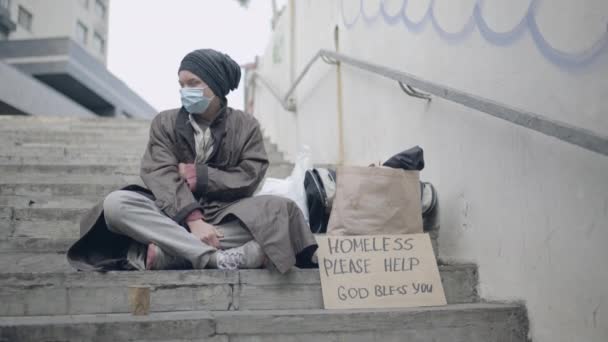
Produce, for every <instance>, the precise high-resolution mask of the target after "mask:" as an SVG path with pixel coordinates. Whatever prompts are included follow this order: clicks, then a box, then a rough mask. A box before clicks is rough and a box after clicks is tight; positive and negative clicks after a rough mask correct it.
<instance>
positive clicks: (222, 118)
mask: <svg viewBox="0 0 608 342" xmlns="http://www.w3.org/2000/svg"><path fill="white" fill-rule="evenodd" d="M210 130H211V134H212V136H213V141H214V147H213V152H212V154H211V156H210V157H209V158H208V160H207V161H206V162H205V163H199V164H196V173H197V185H196V189H195V190H194V191H191V190H190V189H189V187H188V185H187V183H186V182H185V180H184V179H183V178H182V177H181V176H180V175H179V171H178V164H179V163H194V160H195V157H196V150H195V142H194V131H193V128H192V126H191V125H190V123H189V122H188V113H187V112H186V111H185V110H184V109H183V108H182V109H174V110H169V111H165V112H162V113H160V114H158V115H157V116H156V117H155V118H154V119H153V121H152V123H151V127H150V140H149V142H148V146H147V148H146V152H145V154H144V156H143V158H142V162H141V178H142V180H143V182H144V184H145V186H146V187H145V188H144V187H141V186H138V185H129V186H127V187H124V188H123V190H131V191H137V192H139V193H142V194H144V195H146V196H148V197H149V198H151V199H153V200H154V201H155V203H156V205H157V206H158V207H159V208H160V209H161V210H162V211H163V212H164V213H165V214H166V215H167V216H168V217H170V218H172V219H173V220H174V221H175V222H177V223H179V224H180V225H181V226H182V228H179V229H186V225H185V222H184V221H185V219H186V217H187V216H188V215H189V214H190V213H191V212H192V211H193V210H195V209H200V210H202V212H203V215H204V217H205V220H206V221H207V222H209V223H211V224H219V223H221V222H222V221H226V220H233V219H237V220H240V221H241V222H242V224H243V225H244V226H246V227H247V228H248V229H249V230H250V231H251V233H252V235H253V237H254V238H255V240H256V241H258V242H259V243H260V245H261V246H262V248H263V250H264V252H265V253H266V255H267V256H268V257H269V259H270V260H271V261H272V263H273V264H274V266H275V267H276V268H277V270H278V271H280V272H282V273H284V272H286V271H287V270H289V269H290V268H291V267H292V266H293V265H294V264H296V262H299V263H301V264H306V263H307V261H308V260H309V259H310V255H311V254H312V252H314V249H315V246H316V244H315V240H314V237H313V235H312V234H311V232H310V229H309V227H308V225H307V223H306V221H305V219H304V217H303V214H302V212H301V211H300V209H299V208H298V207H297V205H296V204H295V203H294V202H292V201H290V200H287V199H284V198H280V197H275V196H256V197H251V196H252V195H253V193H254V192H255V190H256V189H257V187H258V185H259V184H260V182H261V181H262V180H263V178H264V175H265V173H266V170H267V168H268V157H267V154H266V150H265V148H264V140H263V136H262V133H261V130H260V127H259V124H258V122H257V120H256V119H255V118H254V117H253V116H251V115H249V114H246V113H243V112H242V111H239V110H235V109H232V108H230V107H226V108H225V109H223V110H221V112H220V114H219V115H218V116H217V118H216V119H215V120H214V121H213V122H212V124H211V126H210ZM150 229H154V227H150ZM80 233H81V238H80V239H79V240H78V241H77V242H76V243H75V244H74V245H73V246H72V247H71V248H70V249H69V251H68V260H69V262H70V264H71V265H72V266H74V267H75V268H77V269H80V270H98V271H104V270H112V269H117V268H119V263H120V262H124V255H125V251H126V249H127V247H128V245H129V244H130V243H131V240H130V239H129V238H127V237H124V236H121V235H117V234H114V233H112V232H110V231H109V230H108V229H107V227H106V222H105V220H104V216H103V201H101V202H100V203H98V204H97V205H96V206H95V207H93V208H92V209H91V210H90V211H89V212H88V213H87V214H85V216H84V217H83V219H82V220H81V222H80Z"/></svg>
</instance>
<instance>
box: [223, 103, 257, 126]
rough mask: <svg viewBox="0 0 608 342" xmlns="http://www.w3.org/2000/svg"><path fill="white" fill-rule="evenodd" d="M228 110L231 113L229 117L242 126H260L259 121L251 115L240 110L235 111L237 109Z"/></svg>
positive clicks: (229, 108)
mask: <svg viewBox="0 0 608 342" xmlns="http://www.w3.org/2000/svg"><path fill="white" fill-rule="evenodd" d="M228 110H229V111H230V115H229V117H231V119H232V120H235V121H236V122H238V123H240V124H245V125H254V126H255V125H259V123H258V120H257V119H256V118H255V117H254V116H253V115H251V114H249V113H247V112H244V111H242V110H240V109H235V108H231V107H228Z"/></svg>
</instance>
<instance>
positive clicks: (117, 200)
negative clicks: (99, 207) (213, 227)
mask: <svg viewBox="0 0 608 342" xmlns="http://www.w3.org/2000/svg"><path fill="white" fill-rule="evenodd" d="M104 216H105V220H106V224H107V226H108V229H109V230H110V231H112V232H114V233H116V234H122V235H126V236H128V237H130V238H132V239H133V240H135V241H136V242H137V243H139V244H141V245H143V248H142V246H137V244H134V245H132V246H131V248H130V249H129V252H130V253H131V254H130V255H131V258H135V256H136V255H142V253H143V252H142V251H143V250H146V258H147V257H148V254H150V253H148V252H151V253H153V254H154V253H157V255H156V258H155V259H157V260H158V262H156V265H150V266H147V265H146V266H147V267H146V268H148V269H159V268H161V269H164V268H167V267H169V266H171V267H170V268H175V267H176V266H177V268H182V267H179V266H180V265H181V264H183V263H184V259H185V260H187V261H189V262H190V263H191V264H192V267H193V268H197V269H201V268H205V266H207V263H208V262H209V258H210V256H211V254H212V253H213V252H215V250H216V249H215V248H214V247H212V246H209V245H207V244H205V243H203V242H202V241H200V240H199V239H197V238H196V237H195V236H194V235H192V234H191V233H190V232H188V231H187V230H186V229H184V228H183V227H181V226H180V225H179V224H177V223H176V222H174V221H173V220H172V219H170V218H169V217H167V216H166V215H165V214H164V213H163V212H162V211H161V210H160V209H159V208H158V207H157V206H156V204H155V203H154V201H152V200H151V199H149V198H147V197H145V196H143V195H141V194H138V193H136V192H133V191H123V190H120V191H114V192H112V193H110V194H109V195H108V196H107V197H106V199H105V200H104ZM150 244H154V245H155V246H157V247H158V248H159V249H160V251H161V252H158V251H157V250H154V249H153V250H150V251H148V248H147V246H148V245H150ZM165 256H166V257H167V258H164V257H165ZM176 257H177V258H176ZM128 259H129V253H128ZM180 259H181V260H180ZM144 260H145V259H144ZM161 261H162V262H161ZM173 264H175V265H173ZM133 266H134V267H135V268H137V269H139V268H140V267H141V263H138V264H137V265H133Z"/></svg>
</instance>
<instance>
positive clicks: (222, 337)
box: [0, 307, 527, 342]
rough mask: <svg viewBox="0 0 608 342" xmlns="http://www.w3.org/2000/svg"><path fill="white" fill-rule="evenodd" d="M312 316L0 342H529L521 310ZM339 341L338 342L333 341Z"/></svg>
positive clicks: (58, 332) (208, 320) (100, 322)
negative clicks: (87, 341)
mask: <svg viewBox="0 0 608 342" xmlns="http://www.w3.org/2000/svg"><path fill="white" fill-rule="evenodd" d="M317 312H318V311H314V313H310V314H306V315H302V316H300V314H299V313H300V311H298V312H296V313H294V314H287V315H286V314H279V313H276V312H269V313H267V314H265V313H244V314H235V313H228V312H224V313H217V312H216V313H192V314H188V313H184V314H183V315H178V314H157V315H154V316H150V317H149V318H148V317H131V316H127V315H124V316H120V317H117V316H113V317H112V318H110V317H103V318H99V319H97V321H96V322H94V321H93V319H94V318H93V317H78V318H74V319H72V320H68V319H65V318H62V319H63V320H49V322H48V323H46V324H45V323H42V322H37V321H36V322H34V323H31V324H28V323H27V322H30V320H28V321H26V322H25V323H24V322H18V321H17V320H14V319H11V320H6V321H2V322H1V325H0V341H2V339H4V340H5V341H21V342H28V341H42V340H50V341H79V342H80V341H83V340H90V339H92V338H94V339H95V341H99V342H102V341H112V342H114V341H126V340H130V341H133V340H134V339H135V340H136V341H175V337H176V336H179V337H180V338H181V340H182V341H200V340H201V338H202V339H203V340H206V341H209V340H211V341H259V340H264V341H266V340H270V341H288V342H289V341H319V340H321V341H327V340H330V339H328V338H334V337H335V338H336V340H335V341H355V342H357V341H414V342H421V341H425V342H426V341H436V342H448V341H449V342H453V341H467V342H488V341H493V342H525V341H526V340H527V338H526V333H527V329H526V326H527V325H526V320H525V312H524V310H523V309H521V308H515V307H508V308H494V309H483V308H479V309H476V310H466V309H465V310H462V311H460V312H459V311H455V310H445V311H442V310H420V311H411V312H409V311H385V312H373V311H372V312H353V311H348V312H341V313H334V314H332V315H327V314H325V313H318V314H317ZM331 340H333V339H331Z"/></svg>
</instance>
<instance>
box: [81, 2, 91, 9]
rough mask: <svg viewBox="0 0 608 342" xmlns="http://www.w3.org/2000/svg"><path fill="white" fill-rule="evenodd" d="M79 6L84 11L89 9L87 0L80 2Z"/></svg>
mask: <svg viewBox="0 0 608 342" xmlns="http://www.w3.org/2000/svg"><path fill="white" fill-rule="evenodd" d="M80 5H81V6H82V7H84V8H86V9H88V8H89V0H80Z"/></svg>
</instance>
